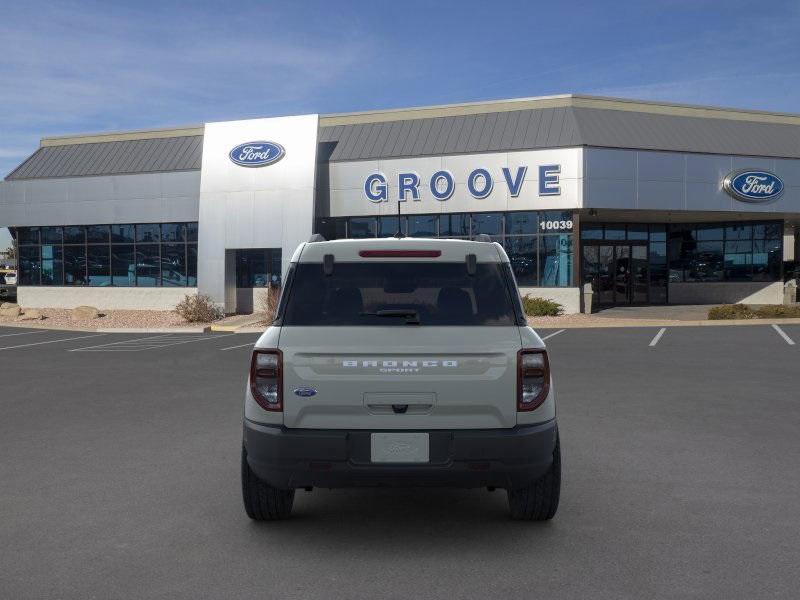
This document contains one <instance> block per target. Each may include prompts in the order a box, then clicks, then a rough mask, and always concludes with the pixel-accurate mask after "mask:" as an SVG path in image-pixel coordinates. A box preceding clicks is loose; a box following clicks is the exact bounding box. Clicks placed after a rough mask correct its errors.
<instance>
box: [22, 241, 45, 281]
mask: <svg viewBox="0 0 800 600" xmlns="http://www.w3.org/2000/svg"><path fill="white" fill-rule="evenodd" d="M28 239H31V238H28ZM36 239H37V240H38V239H39V230H38V229H37V230H36ZM39 251H40V246H20V248H19V271H20V273H19V275H20V276H19V285H39V284H40V278H39V275H40V270H41V260H40V256H39Z"/></svg>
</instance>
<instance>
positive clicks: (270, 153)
mask: <svg viewBox="0 0 800 600" xmlns="http://www.w3.org/2000/svg"><path fill="white" fill-rule="evenodd" d="M284 154H286V150H284V149H283V146H281V145H280V144H276V143H275V142H247V143H246V144H239V145H238V146H236V147H235V148H234V149H233V150H231V151H230V153H229V154H228V156H230V158H231V160H232V161H233V162H234V163H236V164H237V165H239V166H240V167H265V166H267V165H271V164H274V163H276V162H278V161H279V160H280V159H282V158H283V155H284Z"/></svg>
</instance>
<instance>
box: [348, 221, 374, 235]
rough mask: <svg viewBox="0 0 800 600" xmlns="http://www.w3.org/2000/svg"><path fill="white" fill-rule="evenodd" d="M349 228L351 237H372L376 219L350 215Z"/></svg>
mask: <svg viewBox="0 0 800 600" xmlns="http://www.w3.org/2000/svg"><path fill="white" fill-rule="evenodd" d="M349 229H350V231H349V234H350V237H351V238H373V237H375V234H376V233H377V220H376V218H375V217H351V218H350V227H349Z"/></svg>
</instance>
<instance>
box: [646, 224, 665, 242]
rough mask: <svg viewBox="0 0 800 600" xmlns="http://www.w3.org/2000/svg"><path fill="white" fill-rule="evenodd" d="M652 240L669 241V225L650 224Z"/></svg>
mask: <svg viewBox="0 0 800 600" xmlns="http://www.w3.org/2000/svg"><path fill="white" fill-rule="evenodd" d="M650 241H651V242H666V241H667V226H666V225H654V224H651V225H650Z"/></svg>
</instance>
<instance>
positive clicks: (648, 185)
mask: <svg viewBox="0 0 800 600" xmlns="http://www.w3.org/2000/svg"><path fill="white" fill-rule="evenodd" d="M685 191H686V190H685V187H684V182H683V181H682V180H678V181H674V180H673V181H664V180H661V181H647V180H639V182H638V188H637V190H636V192H637V193H636V208H638V209H644V210H683V209H684V208H685V207H686V197H685Z"/></svg>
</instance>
